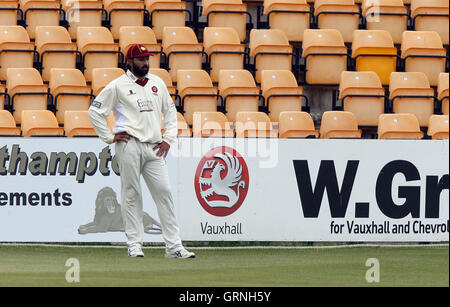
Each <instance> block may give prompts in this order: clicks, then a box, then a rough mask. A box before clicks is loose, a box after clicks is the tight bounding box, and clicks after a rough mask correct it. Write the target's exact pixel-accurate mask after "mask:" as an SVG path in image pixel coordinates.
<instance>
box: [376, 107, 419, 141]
mask: <svg viewBox="0 0 450 307" xmlns="http://www.w3.org/2000/svg"><path fill="white" fill-rule="evenodd" d="M423 136H424V134H423V132H422V131H420V126H419V121H418V120H417V118H416V116H415V115H414V114H409V113H406V114H404V113H400V114H381V115H380V119H379V121H378V139H415V140H418V139H422V138H423Z"/></svg>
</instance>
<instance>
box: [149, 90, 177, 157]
mask: <svg viewBox="0 0 450 307" xmlns="http://www.w3.org/2000/svg"><path fill="white" fill-rule="evenodd" d="M162 92H163V96H162V108H161V110H162V112H163V113H164V135H163V136H162V140H163V141H162V143H161V144H159V145H158V146H156V147H155V148H154V149H155V150H156V149H159V150H158V152H157V155H158V156H159V157H161V156H163V157H164V158H165V157H166V156H167V153H168V152H169V149H170V146H171V145H172V144H174V143H175V141H176V139H177V135H178V120H177V108H176V107H175V103H174V102H173V99H172V97H171V96H170V94H169V91H168V90H167V87H166V86H165V85H164V86H163V91H162Z"/></svg>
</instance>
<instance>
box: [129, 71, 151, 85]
mask: <svg viewBox="0 0 450 307" xmlns="http://www.w3.org/2000/svg"><path fill="white" fill-rule="evenodd" d="M127 76H128V77H130V79H131V80H133V82H136V81H137V80H139V79H138V78H137V77H136V76H135V75H134V74H133V73H132V72H131V70H129V69H128V70H127ZM145 77H146V78H147V79H149V77H148V74H147V75H146V76H145Z"/></svg>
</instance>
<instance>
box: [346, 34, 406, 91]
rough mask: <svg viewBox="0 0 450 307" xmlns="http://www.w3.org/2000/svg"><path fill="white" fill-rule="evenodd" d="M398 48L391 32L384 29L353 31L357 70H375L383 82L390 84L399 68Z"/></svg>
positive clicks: (354, 57)
mask: <svg viewBox="0 0 450 307" xmlns="http://www.w3.org/2000/svg"><path fill="white" fill-rule="evenodd" d="M397 57H398V55H397V48H395V47H394V42H393V41H392V37H391V34H390V33H389V32H387V31H384V30H356V31H355V32H354V33H353V43H352V58H353V59H354V61H355V63H354V66H355V70H356V71H375V72H376V73H377V74H378V76H379V77H380V80H381V84H383V85H388V84H389V78H390V75H391V73H392V72H394V71H396V70H397Z"/></svg>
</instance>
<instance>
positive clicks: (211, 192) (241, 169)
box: [194, 146, 249, 216]
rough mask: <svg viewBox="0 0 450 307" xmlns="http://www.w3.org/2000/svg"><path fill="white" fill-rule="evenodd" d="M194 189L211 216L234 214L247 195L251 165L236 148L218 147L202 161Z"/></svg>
mask: <svg viewBox="0 0 450 307" xmlns="http://www.w3.org/2000/svg"><path fill="white" fill-rule="evenodd" d="M194 186H195V193H196V195H197V199H198V201H199V202H200V204H201V205H202V207H203V208H204V209H205V210H206V211H207V212H208V213H210V214H212V215H215V216H227V215H230V214H232V213H234V212H235V211H236V210H238V209H239V207H240V206H241V205H242V203H243V202H244V199H245V197H246V196H247V192H248V188H249V176H248V168H247V164H246V163H245V160H244V158H243V157H242V156H241V155H240V154H239V153H238V152H237V151H236V150H234V149H233V148H230V147H226V146H221V147H216V148H214V149H212V150H210V151H209V152H208V153H207V154H206V155H205V156H204V157H203V158H202V160H201V161H200V163H199V165H198V167H197V171H196V173H195V179H194Z"/></svg>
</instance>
